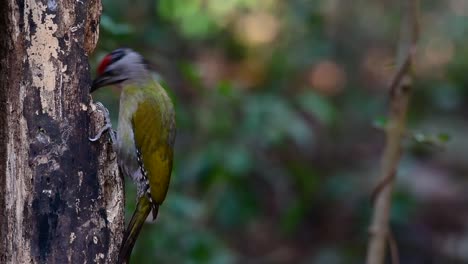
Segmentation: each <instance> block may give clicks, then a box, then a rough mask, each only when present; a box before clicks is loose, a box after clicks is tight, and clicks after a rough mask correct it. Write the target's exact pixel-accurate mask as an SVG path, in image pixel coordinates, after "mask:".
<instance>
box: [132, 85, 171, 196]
mask: <svg viewBox="0 0 468 264" xmlns="http://www.w3.org/2000/svg"><path fill="white" fill-rule="evenodd" d="M156 86H157V87H156V88H155V87H149V88H143V89H144V94H143V95H144V96H143V99H142V100H141V101H140V102H139V103H138V107H137V109H136V111H135V113H134V114H133V118H132V125H133V129H134V137H135V144H136V145H137V147H138V149H139V151H140V153H141V158H142V160H143V165H144V168H145V170H146V176H147V177H148V180H149V183H150V192H151V198H152V199H153V202H155V203H156V204H161V203H162V202H163V201H164V198H165V197H166V193H167V189H168V187H169V181H170V177H171V171H172V159H173V152H174V150H173V149H174V139H175V113H174V107H173V105H172V102H171V100H170V98H169V97H168V96H167V94H166V92H165V91H164V89H163V88H162V87H160V86H159V85H158V84H156Z"/></svg>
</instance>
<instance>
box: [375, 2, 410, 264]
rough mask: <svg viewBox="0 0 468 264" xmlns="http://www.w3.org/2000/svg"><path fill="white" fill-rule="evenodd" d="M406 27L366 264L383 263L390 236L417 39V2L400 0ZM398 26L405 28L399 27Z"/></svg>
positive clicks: (393, 248)
mask: <svg viewBox="0 0 468 264" xmlns="http://www.w3.org/2000/svg"><path fill="white" fill-rule="evenodd" d="M404 2H405V3H406V8H405V9H406V14H407V17H408V19H407V22H408V23H409V24H408V28H410V32H409V34H410V38H409V45H408V44H407V45H401V47H400V49H403V48H406V52H405V53H406V55H405V56H404V59H403V61H402V62H401V64H400V66H399V67H398V70H397V72H396V74H395V77H394V78H393V80H392V82H391V83H390V87H389V97H390V109H389V115H388V122H387V125H386V129H385V132H386V146H385V150H384V153H383V156H382V160H381V169H380V177H379V179H380V180H379V182H380V183H379V184H378V185H377V187H376V188H375V190H374V195H373V196H374V199H373V201H374V213H373V217H372V222H371V226H370V230H369V231H370V239H369V245H368V251H367V264H381V263H384V260H385V253H386V245H387V243H390V240H391V237H392V236H391V234H390V228H389V226H388V223H389V215H390V208H391V196H392V189H393V185H394V182H395V175H396V173H397V170H398V164H399V161H400V157H401V141H402V139H403V137H404V134H405V130H406V113H407V110H408V104H409V98H410V94H411V90H412V78H411V69H412V66H413V63H414V54H415V51H416V44H417V40H418V38H419V21H418V17H419V1H418V0H411V1H404ZM402 27H406V25H403V24H402ZM392 245H393V246H391V247H390V248H391V251H392V252H391V253H392V254H391V255H392V259H393V262H394V263H397V261H398V254H396V250H397V249H396V243H393V244H392Z"/></svg>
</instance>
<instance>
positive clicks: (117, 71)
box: [91, 48, 148, 92]
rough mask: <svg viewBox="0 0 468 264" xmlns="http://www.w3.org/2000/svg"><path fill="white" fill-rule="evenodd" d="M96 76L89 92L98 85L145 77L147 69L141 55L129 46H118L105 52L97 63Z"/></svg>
mask: <svg viewBox="0 0 468 264" xmlns="http://www.w3.org/2000/svg"><path fill="white" fill-rule="evenodd" d="M97 73H98V76H97V77H96V79H94V81H93V85H92V87H91V92H93V91H95V90H97V89H98V88H100V87H103V86H108V85H112V84H121V83H124V82H137V81H138V80H142V79H144V78H146V76H147V74H148V71H147V66H146V63H145V60H144V59H143V56H141V55H140V54H139V53H137V52H135V51H133V50H132V49H129V48H119V49H116V50H114V51H112V52H111V53H109V54H107V55H106V56H105V57H104V58H103V59H102V61H101V63H100V64H99V67H98V70H97Z"/></svg>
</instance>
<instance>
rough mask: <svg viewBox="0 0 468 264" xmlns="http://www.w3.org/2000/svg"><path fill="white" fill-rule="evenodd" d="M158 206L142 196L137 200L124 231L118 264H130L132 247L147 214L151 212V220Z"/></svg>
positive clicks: (155, 214)
mask: <svg viewBox="0 0 468 264" xmlns="http://www.w3.org/2000/svg"><path fill="white" fill-rule="evenodd" d="M158 209H159V206H158V205H157V204H154V203H152V202H151V201H150V199H149V198H148V197H147V196H146V195H143V196H142V197H140V198H139V199H138V203H137V208H136V210H135V212H134V213H133V215H132V219H131V220H130V223H129V224H128V227H127V230H126V231H125V234H124V238H123V240H122V245H121V246H120V252H119V259H118V261H117V263H118V264H124V263H127V264H129V263H130V255H131V254H132V250H133V246H134V245H135V242H136V240H137V238H138V234H139V233H140V231H141V228H142V227H143V224H144V223H145V220H146V218H147V217H148V215H149V213H150V212H151V211H153V220H155V219H156V217H157V215H158Z"/></svg>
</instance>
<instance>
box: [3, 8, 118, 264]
mask: <svg viewBox="0 0 468 264" xmlns="http://www.w3.org/2000/svg"><path fill="white" fill-rule="evenodd" d="M100 13H101V3H100V1H99V0H62V1H57V0H48V1H46V0H3V1H0V238H1V239H0V263H15V264H16V263H60V264H61V263H115V261H116V257H117V255H118V246H119V245H120V242H121V239H122V233H123V229H124V217H123V216H124V212H123V204H124V202H123V201H124V200H123V182H122V179H121V177H120V175H119V173H118V167H117V164H116V156H115V153H114V152H113V151H112V147H111V144H110V143H109V142H108V140H107V139H108V137H107V135H106V134H104V136H103V137H102V138H101V139H100V141H99V142H94V143H93V142H90V141H89V140H88V137H89V136H93V135H94V134H95V133H96V131H97V130H98V129H99V128H100V127H101V126H102V125H103V116H102V113H100V112H99V111H95V109H96V108H95V106H94V105H93V104H92V103H91V102H90V96H89V86H90V82H91V79H90V75H89V65H88V58H87V55H88V54H89V53H90V52H92V50H93V49H94V47H95V45H96V42H97V37H98V26H99V16H100Z"/></svg>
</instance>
